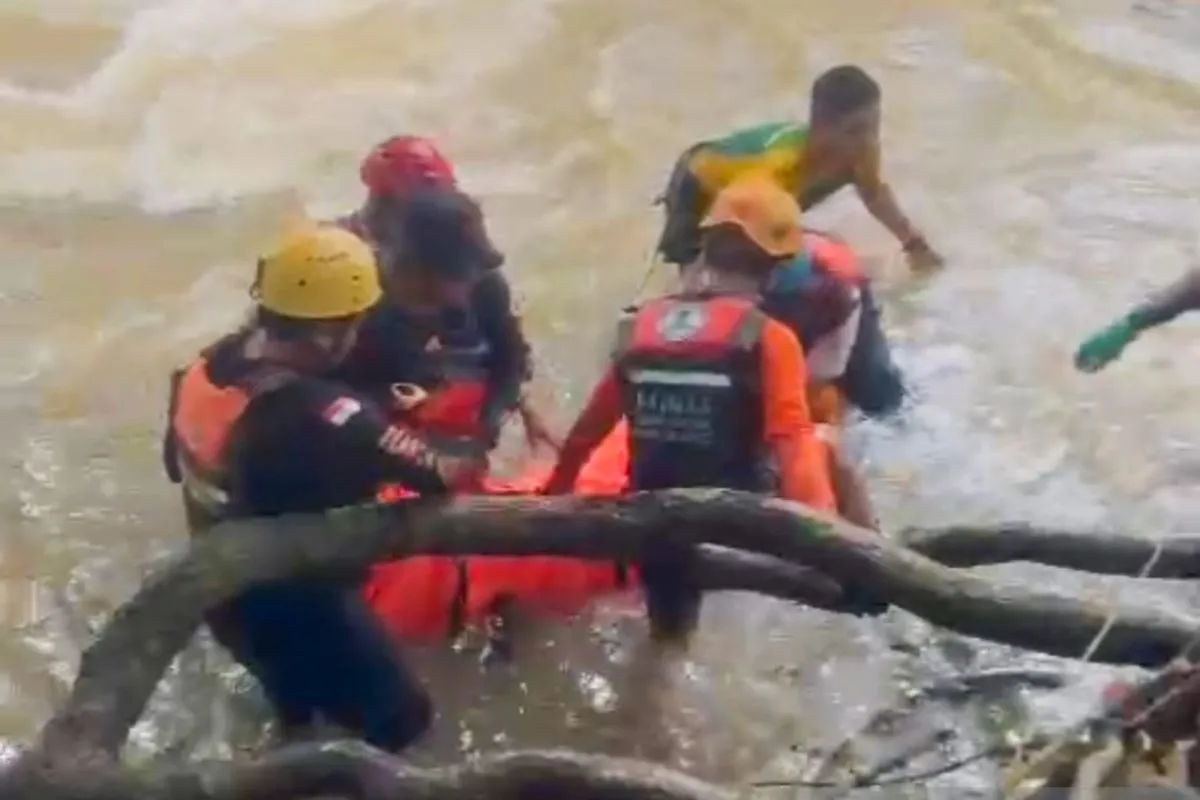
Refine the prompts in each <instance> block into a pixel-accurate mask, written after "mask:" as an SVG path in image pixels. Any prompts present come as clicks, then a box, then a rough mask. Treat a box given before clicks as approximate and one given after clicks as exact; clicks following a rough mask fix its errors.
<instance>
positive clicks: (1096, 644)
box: [1003, 536, 1200, 798]
mask: <svg viewBox="0 0 1200 800" xmlns="http://www.w3.org/2000/svg"><path fill="white" fill-rule="evenodd" d="M1162 553H1163V538H1162V537H1161V536H1160V537H1159V539H1158V541H1157V542H1155V544H1154V550H1153V551H1152V552H1151V553H1150V557H1149V558H1147V559H1146V563H1145V564H1143V565H1142V568H1141V570H1139V571H1138V574H1137V575H1136V576H1135V577H1137V578H1145V577H1146V576H1147V575H1149V574H1150V571H1151V570H1153V569H1154V566H1155V565H1156V564H1157V563H1158V560H1159V559H1160V558H1161V557H1162ZM1119 617H1120V611H1119V609H1118V608H1117V606H1116V603H1115V601H1114V602H1113V603H1112V608H1111V609H1110V610H1109V613H1108V616H1107V617H1106V618H1105V620H1104V624H1103V625H1101V626H1100V630H1098V631H1096V635H1095V636H1094V637H1092V641H1091V642H1090V643H1089V644H1088V646H1087V647H1086V648H1085V649H1084V652H1083V655H1082V656H1081V657H1080V660H1081V661H1082V662H1083V663H1085V664H1086V663H1088V662H1089V661H1091V660H1092V657H1093V656H1095V655H1096V651H1097V650H1099V649H1100V645H1101V644H1103V643H1104V640H1105V639H1106V638H1107V637H1108V634H1109V632H1111V631H1112V628H1113V625H1115V624H1116V623H1117V619H1118V618H1119ZM1196 639H1197V640H1200V634H1198V635H1197V637H1196ZM1191 644H1192V643H1191V642H1189V644H1188V646H1186V647H1184V651H1185V652H1186V651H1187V650H1188V649H1190V646H1191ZM1092 722H1093V719H1092V718H1087V719H1084V720H1083V721H1082V722H1080V723H1078V724H1076V725H1072V726H1071V727H1070V728H1068V729H1067V730H1066V731H1064V732H1063V733H1062V734H1061V735H1059V736H1058V737H1057V738H1056V739H1054V740H1053V741H1052V742H1050V744H1048V745H1046V747H1044V748H1042V750H1041V751H1040V752H1039V753H1038V754H1037V755H1036V756H1035V757H1033V758H1031V759H1029V760H1028V761H1026V762H1024V763H1023V764H1019V765H1017V768H1016V769H1015V770H1014V772H1013V773H1012V774H1011V775H1009V776H1008V777H1007V778H1006V779H1005V780H1004V795H1003V797H1005V798H1008V797H1010V796H1011V795H1012V792H1013V790H1015V789H1016V787H1018V786H1020V785H1021V784H1022V783H1023V782H1024V781H1026V780H1027V779H1028V778H1029V776H1030V775H1032V774H1033V773H1034V772H1035V771H1037V770H1039V769H1041V768H1042V767H1044V766H1046V765H1047V764H1049V763H1050V762H1051V761H1052V760H1053V759H1054V758H1055V757H1056V756H1057V755H1058V754H1059V753H1061V752H1062V750H1063V748H1064V747H1066V746H1067V745H1068V744H1069V743H1070V741H1071V739H1072V738H1073V737H1074V736H1076V735H1078V734H1079V733H1080V732H1081V731H1083V730H1084V729H1086V728H1087V726H1088V725H1090V724H1091V723H1092Z"/></svg>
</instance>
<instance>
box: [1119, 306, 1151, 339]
mask: <svg viewBox="0 0 1200 800" xmlns="http://www.w3.org/2000/svg"><path fill="white" fill-rule="evenodd" d="M1118 324H1119V325H1120V326H1121V327H1123V328H1124V329H1125V332H1126V335H1128V336H1129V337H1130V338H1133V337H1134V336H1137V335H1138V334H1139V333H1141V332H1142V331H1144V330H1145V329H1146V328H1148V327H1149V326H1150V319H1149V315H1148V314H1147V313H1146V312H1145V311H1143V310H1141V309H1134V310H1133V311H1131V312H1129V313H1128V314H1126V315H1125V316H1124V317H1122V318H1121V321H1120V322H1119V323H1118Z"/></svg>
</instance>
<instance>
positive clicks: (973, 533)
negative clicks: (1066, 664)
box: [898, 523, 1200, 580]
mask: <svg viewBox="0 0 1200 800" xmlns="http://www.w3.org/2000/svg"><path fill="white" fill-rule="evenodd" d="M898 540H899V541H901V542H903V543H904V544H905V545H907V546H908V547H910V548H912V549H913V550H915V551H916V552H918V553H920V554H922V555H924V556H926V557H927V558H931V559H933V560H934V561H937V562H939V563H941V564H945V565H946V566H949V567H977V566H983V565H985V564H1003V563H1008V562H1012V561H1028V562H1033V563H1037V564H1046V565H1049V566H1052V567H1063V568H1065V569H1074V570H1080V571H1082V572H1094V573H1096V574H1098V575H1128V576H1139V577H1145V578H1168V579H1180V580H1182V579H1188V578H1196V577H1200V537H1198V536H1174V537H1170V538H1165V539H1163V540H1162V541H1161V542H1159V541H1156V540H1152V539H1148V538H1146V537H1138V536H1129V535H1124V534H1108V533H1100V532H1088V531H1067V530H1055V529H1050V528H1038V527H1034V526H1032V525H1028V524H1025V523H1012V524H1005V525H989V526H971V525H954V526H950V527H946V528H913V529H909V530H906V531H904V532H902V533H901V534H900V535H899V537H898ZM1160 544H1161V547H1162V553H1161V555H1160V557H1159V558H1158V559H1157V560H1156V562H1155V563H1154V564H1153V565H1152V566H1151V568H1150V570H1149V571H1148V572H1147V573H1146V574H1145V575H1142V574H1141V573H1142V570H1143V568H1144V567H1145V566H1146V564H1147V562H1149V561H1150V558H1151V556H1152V555H1154V551H1155V548H1157V547H1159V546H1160Z"/></svg>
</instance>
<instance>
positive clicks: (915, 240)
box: [900, 231, 929, 253]
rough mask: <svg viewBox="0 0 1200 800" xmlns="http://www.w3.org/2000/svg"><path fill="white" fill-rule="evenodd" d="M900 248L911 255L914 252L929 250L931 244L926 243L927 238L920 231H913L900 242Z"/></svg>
mask: <svg viewBox="0 0 1200 800" xmlns="http://www.w3.org/2000/svg"><path fill="white" fill-rule="evenodd" d="M900 247H901V248H902V249H903V250H904V252H906V253H911V252H912V251H914V250H928V249H929V242H927V241H925V236H924V235H923V234H922V233H921V232H920V231H912V232H911V233H909V234H908V236H905V237H904V238H903V239H901V240H900Z"/></svg>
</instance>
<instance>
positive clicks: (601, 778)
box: [5, 741, 736, 800]
mask: <svg viewBox="0 0 1200 800" xmlns="http://www.w3.org/2000/svg"><path fill="white" fill-rule="evenodd" d="M37 791H38V794H37V795H36V796H37V798H38V800H268V799H273V798H279V799H280V800H282V799H283V798H301V797H317V796H329V795H332V796H336V797H345V798H352V800H396V799H397V798H404V800H465V798H487V799H488V800H509V799H510V798H511V800H521V799H523V798H529V797H569V798H574V799H575V800H733V798H735V797H736V795H734V794H732V793H730V792H727V791H725V790H723V789H720V788H718V787H716V786H712V785H710V784H707V783H704V782H703V781H700V780H697V779H695V778H691V777H688V776H687V775H684V774H682V773H680V772H676V771H674V770H670V769H667V768H665V767H660V766H656V765H653V764H649V763H646V762H642V761H634V760H631V759H620V758H608V757H604V756H594V755H583V754H580V753H573V752H569V751H563V750H549V751H514V752H509V753H504V754H500V755H495V756H488V757H484V758H481V759H478V760H476V761H474V762H469V763H466V764H460V765H456V766H451V767H444V768H440V769H420V768H417V767H412V766H409V765H407V764H405V763H404V762H403V761H401V760H400V759H398V758H396V757H394V756H391V755H388V754H387V753H384V752H382V751H380V750H376V749H374V748H372V747H370V746H368V745H366V744H364V743H362V742H357V741H338V742H326V743H320V744H303V745H294V746H291V747H287V748H281V749H279V750H275V751H272V752H271V753H269V754H267V755H264V756H262V757H260V758H257V759H255V760H253V761H242V762H236V761H235V762H222V763H217V764H211V765H207V766H196V767H191V768H180V769H171V768H162V769H154V770H146V771H141V772H139V771H136V770H132V769H114V768H109V769H107V770H104V769H102V770H91V771H88V772H86V773H83V772H79V771H71V772H59V773H56V774H55V775H54V776H52V777H51V779H50V780H49V781H47V782H46V783H44V784H42V785H40V786H38V787H37ZM5 796H6V797H8V796H9V795H5Z"/></svg>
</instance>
